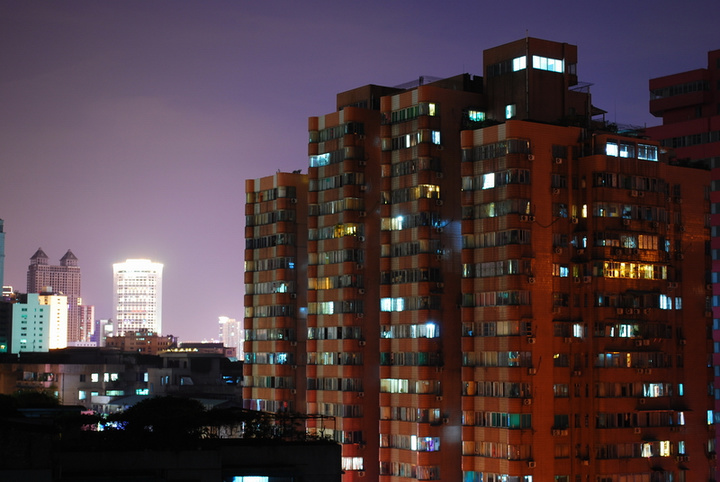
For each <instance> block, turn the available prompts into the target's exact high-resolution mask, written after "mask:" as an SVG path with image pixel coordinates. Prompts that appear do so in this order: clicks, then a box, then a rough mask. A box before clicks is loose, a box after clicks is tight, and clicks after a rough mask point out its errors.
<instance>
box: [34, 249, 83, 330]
mask: <svg viewBox="0 0 720 482" xmlns="http://www.w3.org/2000/svg"><path fill="white" fill-rule="evenodd" d="M48 261H49V258H48V256H47V254H45V252H44V251H43V250H42V248H38V250H37V251H36V252H35V254H33V255H32V257H31V258H30V265H29V266H28V272H27V292H28V293H43V292H54V293H61V294H63V295H65V296H66V297H67V304H68V306H67V342H84V341H88V338H87V337H86V335H85V333H84V331H83V330H82V314H81V311H80V305H81V304H82V295H81V277H80V267H79V266H78V259H77V257H76V256H75V255H74V254H73V252H72V251H70V250H69V249H68V251H67V253H65V254H64V255H63V257H62V258H60V264H59V265H51V264H49V263H48Z"/></svg>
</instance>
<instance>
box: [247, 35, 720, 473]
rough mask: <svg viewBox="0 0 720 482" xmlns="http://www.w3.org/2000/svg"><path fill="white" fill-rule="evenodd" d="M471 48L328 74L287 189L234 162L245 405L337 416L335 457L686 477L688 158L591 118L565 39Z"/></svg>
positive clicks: (389, 466) (439, 469)
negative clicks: (302, 184) (286, 233)
mask: <svg viewBox="0 0 720 482" xmlns="http://www.w3.org/2000/svg"><path fill="white" fill-rule="evenodd" d="M483 58H484V71H485V76H484V77H483V78H480V77H472V76H470V75H467V74H464V75H459V76H456V77H451V78H448V79H428V78H420V79H419V80H418V81H417V82H415V83H412V84H407V85H403V86H399V87H381V86H377V85H370V86H365V87H360V88H358V89H354V90H351V91H348V92H344V93H341V94H339V95H338V96H337V111H336V112H334V113H331V114H327V115H324V116H319V117H313V118H311V119H310V120H309V138H310V144H309V170H308V195H307V198H302V196H300V195H299V194H298V196H297V199H296V202H295V203H293V204H292V207H291V204H290V203H284V202H278V203H276V204H275V203H273V202H267V201H265V200H263V199H259V198H258V193H259V192H260V191H261V189H260V188H259V187H258V186H257V184H248V185H246V188H247V190H248V192H247V196H248V197H247V204H246V215H247V216H246V222H247V226H248V227H247V228H246V249H247V250H248V251H246V274H245V282H246V299H245V301H246V314H245V316H246V318H245V327H246V330H247V337H248V338H247V341H246V343H245V350H246V356H245V361H246V367H245V374H246V375H248V376H250V378H248V376H246V380H249V381H250V385H247V386H246V388H245V390H244V398H245V399H246V402H245V403H246V406H247V407H249V408H258V409H264V410H284V409H290V410H298V411H301V412H307V413H310V414H321V415H331V416H334V417H335V423H334V425H333V426H332V427H328V426H327V424H325V425H324V426H322V427H317V428H318V429H319V430H320V429H321V430H322V433H324V434H326V435H330V436H332V437H333V438H335V439H336V440H338V441H339V442H341V443H342V444H343V468H344V470H345V476H344V477H345V480H346V481H351V480H361V478H362V477H366V478H367V479H366V480H387V481H391V480H398V481H399V480H407V479H416V480H463V481H465V482H487V481H492V482H501V481H502V482H506V481H512V482H532V481H554V482H575V481H576V480H593V481H603V482H605V481H613V482H615V481H620V480H632V481H637V480H642V481H646V480H647V481H649V480H657V481H663V482H670V481H677V480H682V479H683V478H684V479H685V480H703V479H707V478H708V476H709V473H710V469H709V467H710V466H711V465H712V464H713V458H712V454H713V453H714V443H712V441H711V440H710V439H711V438H712V435H709V432H708V429H707V427H708V413H711V412H709V410H710V409H711V408H712V403H713V402H712V398H711V397H710V396H709V395H708V390H707V387H708V386H709V385H710V383H711V380H712V373H711V371H710V369H708V367H707V359H708V356H709V354H710V353H711V345H710V341H709V340H708V338H707V333H708V331H709V329H710V320H711V318H710V317H709V313H708V309H707V308H706V306H707V304H706V303H707V299H708V294H709V293H708V292H707V291H706V288H707V283H706V280H705V276H704V273H705V270H706V269H707V267H708V266H709V259H708V257H707V255H706V242H707V240H708V236H709V225H708V214H709V199H708V197H707V190H706V189H705V186H707V185H708V183H709V177H708V174H707V171H703V170H700V169H691V168H687V167H681V166H678V165H673V164H672V163H671V162H670V161H669V158H668V156H669V154H670V153H668V152H665V149H663V148H661V146H659V144H658V143H657V142H654V141H650V140H648V139H646V138H644V137H642V136H640V135H639V134H638V133H634V132H626V133H621V132H618V131H617V129H616V128H615V127H614V126H611V125H608V124H607V123H605V122H603V121H602V120H600V119H597V118H596V117H597V115H596V114H598V115H599V114H602V112H603V111H601V110H600V109H597V108H595V107H594V106H593V105H592V102H591V96H590V92H589V87H588V85H587V84H580V83H578V80H577V67H576V65H577V49H576V47H575V46H572V45H568V44H564V43H556V42H550V41H545V40H540V39H533V38H528V39H523V40H520V41H517V42H512V43H509V44H506V45H502V46H499V47H496V48H493V49H489V50H486V51H485V52H484V54H483ZM265 189H267V188H265ZM271 201H272V200H271ZM305 204H307V208H306V209H307V218H306V219H307V232H308V240H307V249H306V252H307V260H306V265H305V264H304V262H302V261H300V260H301V259H302V258H303V243H302V242H298V243H296V245H295V246H296V247H297V249H296V251H294V253H293V255H294V257H293V264H292V265H290V264H288V265H283V266H282V267H279V266H277V263H278V261H276V259H275V256H276V255H275V254H273V253H270V252H264V251H258V250H257V248H256V246H260V245H261V243H263V242H267V240H266V241H263V239H264V238H266V237H267V236H268V235H270V233H272V234H274V233H276V232H277V233H279V232H282V229H283V228H286V227H288V226H290V224H288V223H286V222H285V220H287V219H289V218H288V216H290V213H289V212H288V211H292V212H293V215H295V217H294V218H293V221H294V222H295V223H297V224H300V223H302V221H303V219H302V218H301V212H302V211H303V209H305V207H304V206H305ZM250 214H252V216H253V217H250ZM260 220H264V222H265V224H266V227H265V228H264V229H266V230H267V233H266V232H265V231H262V232H261V231H260V230H259V229H258V227H257V225H255V224H251V223H256V222H258V221H260ZM269 239H270V238H268V240H269ZM265 258H267V259H265ZM251 259H252V264H248V260H251ZM270 266H272V267H273V269H281V271H278V272H274V273H273V272H269V273H268V272H266V271H267V270H269V269H270V268H265V270H262V269H259V267H270ZM302 269H307V279H308V282H307V286H305V285H304V284H303V283H300V282H298V283H297V284H295V285H293V286H292V288H293V289H291V290H289V291H284V292H282V293H283V294H281V293H280V292H278V291H277V290H275V291H271V293H272V296H258V295H257V293H259V292H260V291H259V290H265V289H268V290H273V289H275V287H276V285H274V284H273V283H275V282H276V281H282V280H286V279H290V280H294V279H296V280H301V279H303V278H304V276H298V273H297V272H293V270H296V271H297V270H302ZM251 340H253V341H251ZM259 340H262V341H259Z"/></svg>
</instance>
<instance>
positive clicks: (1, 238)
mask: <svg viewBox="0 0 720 482" xmlns="http://www.w3.org/2000/svg"><path fill="white" fill-rule="evenodd" d="M4 225H5V221H3V220H2V219H0V288H2V286H3V283H4V282H5V281H4V280H5V230H4Z"/></svg>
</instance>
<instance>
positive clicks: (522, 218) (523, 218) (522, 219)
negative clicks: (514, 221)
mask: <svg viewBox="0 0 720 482" xmlns="http://www.w3.org/2000/svg"><path fill="white" fill-rule="evenodd" d="M527 220H528V217H527V216H525V215H524V214H521V215H520V221H523V222H527Z"/></svg>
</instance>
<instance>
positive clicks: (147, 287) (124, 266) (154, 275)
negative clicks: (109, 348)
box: [113, 259, 163, 336]
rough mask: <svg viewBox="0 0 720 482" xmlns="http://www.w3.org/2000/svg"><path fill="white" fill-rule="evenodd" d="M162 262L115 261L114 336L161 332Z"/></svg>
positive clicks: (145, 260)
mask: <svg viewBox="0 0 720 482" xmlns="http://www.w3.org/2000/svg"><path fill="white" fill-rule="evenodd" d="M162 272H163V265H162V264H161V263H154V262H152V261H150V260H149V259H128V260H126V261H125V262H124V263H115V264H113V282H114V283H113V288H114V289H113V306H114V309H115V317H114V323H115V325H114V328H115V336H123V335H125V334H126V333H135V332H140V331H142V330H145V331H150V332H154V333H157V334H162Z"/></svg>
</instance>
